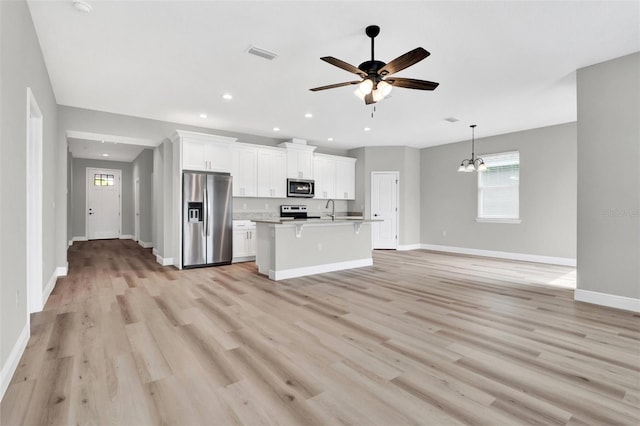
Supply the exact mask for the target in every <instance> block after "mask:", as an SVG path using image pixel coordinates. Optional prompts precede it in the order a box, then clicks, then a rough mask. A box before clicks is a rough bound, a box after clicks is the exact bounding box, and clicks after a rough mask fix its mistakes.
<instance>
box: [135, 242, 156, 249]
mask: <svg viewBox="0 0 640 426" xmlns="http://www.w3.org/2000/svg"><path fill="white" fill-rule="evenodd" d="M138 244H140V247H142V248H151V247H153V243H145V242H144V241H142V240H138Z"/></svg>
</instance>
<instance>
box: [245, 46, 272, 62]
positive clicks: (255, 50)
mask: <svg viewBox="0 0 640 426" xmlns="http://www.w3.org/2000/svg"><path fill="white" fill-rule="evenodd" d="M247 52H248V53H250V54H252V55H256V56H260V57H261V58H264V59H268V60H270V61H271V60H273V59H275V58H277V57H278V54H277V53H273V52H269V51H268V50H265V49H260V48H259V47H255V46H249V49H247Z"/></svg>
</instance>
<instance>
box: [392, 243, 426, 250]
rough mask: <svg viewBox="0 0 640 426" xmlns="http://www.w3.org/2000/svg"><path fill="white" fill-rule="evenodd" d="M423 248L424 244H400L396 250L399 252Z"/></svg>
mask: <svg viewBox="0 0 640 426" xmlns="http://www.w3.org/2000/svg"><path fill="white" fill-rule="evenodd" d="M421 248H422V244H398V247H397V248H396V250H398V251H406V250H419V249H421Z"/></svg>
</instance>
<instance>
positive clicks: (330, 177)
mask: <svg viewBox="0 0 640 426" xmlns="http://www.w3.org/2000/svg"><path fill="white" fill-rule="evenodd" d="M313 168H314V173H315V182H316V196H315V198H320V199H323V198H324V199H328V198H333V199H335V200H354V199H355V187H356V183H355V182H356V159H355V158H350V157H338V156H336V155H325V154H315V155H314V158H313Z"/></svg>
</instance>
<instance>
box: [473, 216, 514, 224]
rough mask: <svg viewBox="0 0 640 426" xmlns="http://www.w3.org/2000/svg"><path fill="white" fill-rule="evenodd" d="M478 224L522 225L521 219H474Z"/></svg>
mask: <svg viewBox="0 0 640 426" xmlns="http://www.w3.org/2000/svg"><path fill="white" fill-rule="evenodd" d="M476 222H478V223H516V224H517V223H522V219H515V218H511V219H507V218H488V217H476Z"/></svg>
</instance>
